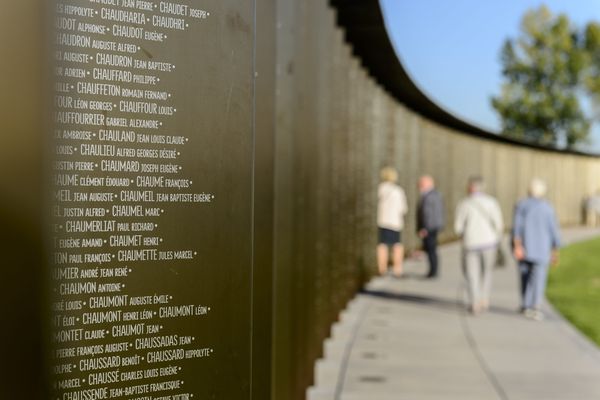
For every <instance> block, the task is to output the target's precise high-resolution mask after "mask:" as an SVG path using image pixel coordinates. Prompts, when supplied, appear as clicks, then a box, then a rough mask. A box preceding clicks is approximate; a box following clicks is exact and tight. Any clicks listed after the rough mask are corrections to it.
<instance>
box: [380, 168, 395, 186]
mask: <svg viewBox="0 0 600 400" xmlns="http://www.w3.org/2000/svg"><path fill="white" fill-rule="evenodd" d="M380 176H381V180H382V181H385V182H394V183H396V182H398V171H396V168H394V167H384V168H382V169H381V173H380Z"/></svg>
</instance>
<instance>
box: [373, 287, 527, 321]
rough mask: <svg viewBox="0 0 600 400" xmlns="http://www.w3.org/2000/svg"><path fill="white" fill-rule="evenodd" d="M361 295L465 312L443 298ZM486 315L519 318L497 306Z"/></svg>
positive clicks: (375, 292)
mask: <svg viewBox="0 0 600 400" xmlns="http://www.w3.org/2000/svg"><path fill="white" fill-rule="evenodd" d="M361 293H362V294H363V295H366V296H371V297H377V298H381V299H389V300H396V301H401V302H404V303H411V304H416V305H421V306H428V307H432V308H437V309H439V310H444V311H448V310H450V311H459V312H466V306H465V305H464V304H463V303H462V302H461V301H457V300H451V299H447V298H443V297H435V296H423V295H419V294H414V293H398V292H391V291H385V290H368V289H365V290H363V291H362V292H361ZM488 313H491V314H497V315H505V316H512V317H514V316H518V317H520V314H519V313H518V312H517V310H516V309H511V308H507V307H499V306H494V305H492V306H491V307H490V309H489V310H488Z"/></svg>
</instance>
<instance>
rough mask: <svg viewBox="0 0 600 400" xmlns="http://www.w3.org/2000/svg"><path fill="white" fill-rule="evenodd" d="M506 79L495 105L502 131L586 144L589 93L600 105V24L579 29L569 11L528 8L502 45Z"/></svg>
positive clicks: (541, 140) (552, 142)
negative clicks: (585, 103)
mask: <svg viewBox="0 0 600 400" xmlns="http://www.w3.org/2000/svg"><path fill="white" fill-rule="evenodd" d="M501 62H502V66H503V70H502V73H503V75H504V78H505V82H504V84H503V85H502V91H501V94H500V95H499V96H497V97H494V98H492V106H493V107H494V108H495V109H496V111H497V112H498V113H499V115H500V117H501V120H502V134H504V135H506V136H510V137H514V138H517V139H524V140H527V141H531V142H534V143H539V144H543V145H553V146H558V145H559V144H561V143H562V144H564V145H566V147H568V148H573V147H574V146H575V145H577V144H581V143H585V142H586V140H587V137H588V133H589V130H590V125H591V123H592V120H593V115H589V114H590V113H586V112H584V109H583V107H582V104H581V102H582V99H583V98H584V97H586V96H588V97H589V98H591V99H592V100H595V101H596V104H600V26H599V25H598V24H597V23H589V24H588V25H587V26H586V27H585V28H584V29H582V30H579V29H578V28H577V27H576V26H575V25H574V24H573V23H572V22H571V21H570V20H569V18H568V17H567V16H566V15H565V14H559V15H557V16H555V15H552V13H551V12H550V11H549V10H548V8H546V7H545V6H541V7H540V8H539V9H536V10H531V11H529V12H527V13H526V14H525V15H524V17H523V19H522V21H521V33H520V35H519V37H518V38H516V39H508V40H506V42H505V43H504V46H503V47H502V50H501Z"/></svg>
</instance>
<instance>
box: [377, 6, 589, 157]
mask: <svg viewBox="0 0 600 400" xmlns="http://www.w3.org/2000/svg"><path fill="white" fill-rule="evenodd" d="M380 2H381V3H382V6H383V10H384V14H385V18H386V23H387V26H388V30H389V31H390V36H391V37H392V42H393V43H394V46H395V47H396V52H397V53H398V55H399V57H400V59H401V60H402V63H403V65H404V67H405V68H406V69H407V71H408V73H409V75H410V76H411V77H412V78H413V80H414V82H415V83H416V84H417V85H418V86H419V87H420V88H421V89H422V90H423V92H424V93H425V94H427V95H428V96H429V97H430V98H431V99H432V100H433V101H435V102H436V103H437V104H438V105H440V106H441V107H442V108H444V109H446V110H448V111H450V112H451V113H453V114H455V115H457V116H459V117H461V118H462V119H464V120H466V121H469V122H471V123H473V124H474V125H478V126H481V127H483V128H487V129H489V130H492V131H499V129H500V121H499V120H498V117H497V116H496V113H495V111H494V109H493V108H492V106H491V105H490V97H491V96H492V95H496V94H498V93H499V92H500V85H501V83H502V75H501V65H500V56H499V54H500V48H501V46H502V44H503V43H504V40H505V39H506V38H507V37H509V36H510V37H515V36H516V35H517V34H518V33H519V23H520V20H521V17H522V15H523V14H524V13H525V11H527V10H528V9H531V8H537V7H539V6H540V5H542V4H546V5H547V6H548V7H549V9H550V10H551V11H552V12H554V13H559V12H564V13H566V14H567V15H568V16H569V17H570V18H571V20H572V21H574V22H575V23H576V24H579V25H584V24H585V23H586V22H588V21H590V20H593V19H595V20H600V1H598V0H546V1H539V0H538V1H535V0H484V1H482V0H452V1H448V0H418V1H417V0H380ZM592 140H593V142H594V143H593V145H592V148H591V150H593V151H595V152H599V151H600V126H599V125H598V124H596V125H595V126H594V128H593V133H592Z"/></svg>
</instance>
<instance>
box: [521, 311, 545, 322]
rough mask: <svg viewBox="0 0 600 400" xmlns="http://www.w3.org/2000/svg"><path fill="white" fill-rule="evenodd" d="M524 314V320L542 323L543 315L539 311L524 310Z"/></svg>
mask: <svg viewBox="0 0 600 400" xmlns="http://www.w3.org/2000/svg"><path fill="white" fill-rule="evenodd" d="M524 314H525V318H529V319H532V320H534V321H543V320H544V313H542V312H541V311H540V310H536V309H533V308H528V309H526V310H525V312H524Z"/></svg>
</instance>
